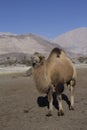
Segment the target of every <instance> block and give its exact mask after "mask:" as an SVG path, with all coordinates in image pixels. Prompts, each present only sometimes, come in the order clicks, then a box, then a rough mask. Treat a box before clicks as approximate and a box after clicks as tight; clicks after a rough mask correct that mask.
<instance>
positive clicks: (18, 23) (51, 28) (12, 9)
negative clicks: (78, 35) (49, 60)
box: [0, 0, 87, 39]
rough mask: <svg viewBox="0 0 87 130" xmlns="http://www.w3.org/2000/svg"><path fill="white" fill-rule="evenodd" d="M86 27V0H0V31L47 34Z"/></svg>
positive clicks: (48, 36)
mask: <svg viewBox="0 0 87 130" xmlns="http://www.w3.org/2000/svg"><path fill="white" fill-rule="evenodd" d="M79 27H87V0H0V32H11V33H16V34H24V33H33V34H38V35H41V36H44V37H47V38H50V39H52V38H54V37H56V36H58V35H60V34H63V33H65V32H67V31H70V30H72V29H75V28H79Z"/></svg>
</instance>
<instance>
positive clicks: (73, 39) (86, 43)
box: [51, 27, 87, 56]
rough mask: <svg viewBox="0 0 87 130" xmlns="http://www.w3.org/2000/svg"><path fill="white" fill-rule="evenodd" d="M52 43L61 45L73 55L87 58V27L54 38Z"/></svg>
mask: <svg viewBox="0 0 87 130" xmlns="http://www.w3.org/2000/svg"><path fill="white" fill-rule="evenodd" d="M51 42H54V43H56V44H58V45H60V46H61V47H63V48H64V49H65V50H66V51H69V52H71V53H74V54H82V55H86V56H87V27H84V28H77V29H74V30H72V31H69V32H66V33H64V34H62V35H60V36H58V37H56V38H54V39H53V40H51Z"/></svg>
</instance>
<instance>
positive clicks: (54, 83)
mask: <svg viewBox="0 0 87 130" xmlns="http://www.w3.org/2000/svg"><path fill="white" fill-rule="evenodd" d="M32 67H33V76H34V80H35V83H36V87H37V89H38V91H39V92H41V93H48V101H49V112H48V114H47V115H48V116H51V115H52V109H53V108H52V102H53V97H52V93H53V90H54V89H55V91H56V93H57V99H58V102H59V110H58V115H64V112H63V107H62V98H61V94H62V92H63V89H64V88H63V86H64V85H67V86H68V88H69V90H70V92H71V106H70V109H72V110H73V109H74V86H75V82H76V70H75V68H74V66H73V64H72V62H71V60H70V59H69V58H68V57H67V56H66V54H65V52H64V51H63V50H61V49H59V48H54V49H53V50H52V51H51V53H50V55H49V57H48V58H47V59H45V57H44V56H42V55H41V54H40V53H38V52H37V53H34V55H33V56H32Z"/></svg>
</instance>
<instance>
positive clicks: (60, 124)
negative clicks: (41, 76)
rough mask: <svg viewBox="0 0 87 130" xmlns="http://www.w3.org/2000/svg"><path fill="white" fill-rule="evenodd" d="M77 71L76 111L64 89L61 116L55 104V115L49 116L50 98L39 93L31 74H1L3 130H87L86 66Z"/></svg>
mask: <svg viewBox="0 0 87 130" xmlns="http://www.w3.org/2000/svg"><path fill="white" fill-rule="evenodd" d="M76 68H77V74H78V78H77V85H76V88H75V110H74V111H70V110H69V107H68V101H69V99H70V98H69V92H68V90H67V88H65V91H64V93H63V96H62V97H63V108H64V112H65V115H64V116H62V117H59V116H58V114H57V109H56V104H57V102H56V101H55V103H54V104H55V105H54V110H53V116H51V117H46V114H47V112H48V107H47V104H48V103H47V97H46V95H42V94H40V93H38V91H37V90H36V87H35V84H34V81H33V78H32V75H31V76H26V75H17V74H16V73H12V74H9V73H8V74H6V75H0V130H87V67H80V66H79V67H78V66H77V67H76ZM23 72H24V70H23Z"/></svg>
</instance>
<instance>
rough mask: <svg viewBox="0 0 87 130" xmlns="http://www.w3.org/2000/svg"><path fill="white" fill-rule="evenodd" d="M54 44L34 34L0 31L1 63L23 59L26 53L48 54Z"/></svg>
mask: <svg viewBox="0 0 87 130" xmlns="http://www.w3.org/2000/svg"><path fill="white" fill-rule="evenodd" d="M54 46H55V44H52V43H51V42H50V41H48V40H46V39H45V38H42V37H40V36H37V35H34V34H25V35H16V34H11V33H0V63H1V62H2V63H4V61H9V60H11V61H12V60H13V61H20V60H22V61H23V60H25V57H26V55H28V56H30V55H31V54H32V53H34V52H35V51H39V52H41V53H43V54H45V55H47V54H48V53H49V52H50V51H51V49H52V48H53V47H54ZM28 58H29V57H28ZM28 58H27V59H28Z"/></svg>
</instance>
